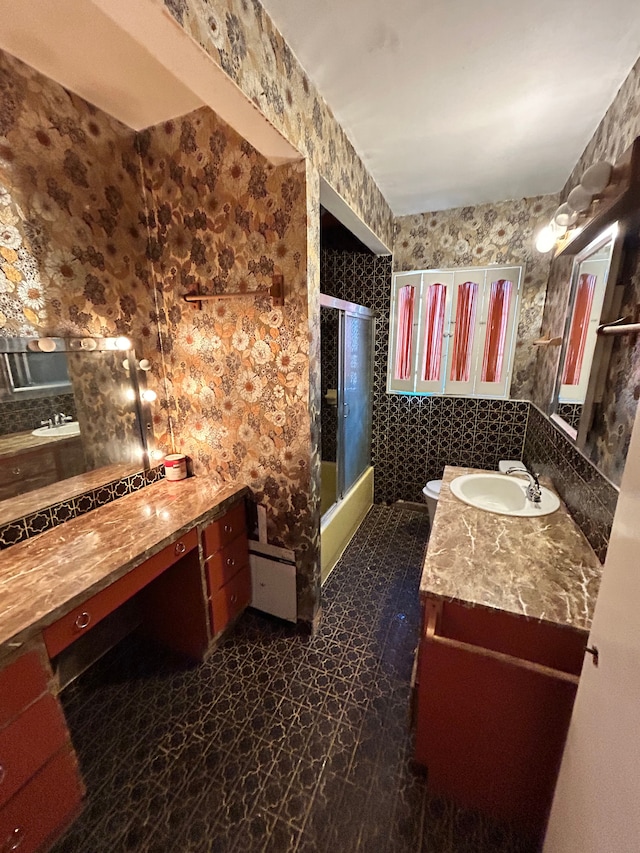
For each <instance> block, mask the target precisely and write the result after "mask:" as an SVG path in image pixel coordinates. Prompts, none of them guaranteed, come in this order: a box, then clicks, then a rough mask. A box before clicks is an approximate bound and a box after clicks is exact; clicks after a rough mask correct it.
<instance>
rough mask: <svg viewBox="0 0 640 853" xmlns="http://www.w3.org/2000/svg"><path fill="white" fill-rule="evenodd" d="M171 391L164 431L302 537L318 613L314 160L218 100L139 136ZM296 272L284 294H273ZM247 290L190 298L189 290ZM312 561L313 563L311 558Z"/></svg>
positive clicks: (302, 595)
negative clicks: (258, 133)
mask: <svg viewBox="0 0 640 853" xmlns="http://www.w3.org/2000/svg"><path fill="white" fill-rule="evenodd" d="M137 146H138V151H139V153H140V156H141V160H142V167H143V175H144V186H145V196H146V205H147V214H146V217H147V224H148V226H149V241H148V248H147V254H148V258H149V261H150V263H151V267H152V270H153V278H154V282H155V287H156V294H157V296H158V307H157V311H158V318H159V321H160V325H161V341H162V354H163V361H164V367H165V375H166V386H167V399H166V400H165V402H164V415H165V418H164V419H163V421H162V423H159V424H157V434H156V439H157V440H158V441H159V442H160V444H161V445H164V446H173V447H174V448H175V449H176V450H179V451H182V452H185V453H187V454H188V455H189V456H191V457H192V459H193V463H194V472H195V473H196V474H204V473H208V474H213V475H214V476H216V477H218V478H219V479H220V481H221V482H225V481H226V482H228V481H230V480H240V481H243V482H246V483H247V484H248V485H250V486H251V487H252V489H253V491H254V493H255V496H256V499H257V500H258V501H260V502H261V503H264V504H265V505H266V507H267V511H268V532H269V538H270V541H272V542H274V543H277V544H281V545H284V546H286V547H290V548H293V549H295V550H296V551H297V552H298V553H299V555H300V560H301V563H300V565H299V567H298V599H299V602H298V603H299V613H298V615H299V618H301V619H303V620H307V621H310V620H311V619H312V618H313V615H314V612H315V607H316V603H317V601H316V591H315V589H314V573H315V567H314V566H315V561H316V559H317V554H318V549H317V542H316V541H315V538H314V530H313V500H312V492H313V490H312V486H311V478H312V471H311V467H310V452H311V451H310V448H311V436H312V423H311V416H310V408H309V403H310V374H309V370H310V367H309V365H310V326H309V320H310V318H309V305H308V294H307V287H308V285H307V209H306V192H305V167H304V164H302V163H300V164H296V165H290V166H281V167H277V168H275V167H273V166H271V165H269V164H268V163H267V161H266V160H265V159H264V158H263V157H262V156H261V155H260V154H258V152H257V151H255V150H254V149H253V148H252V147H251V146H250V145H249V144H248V143H246V142H245V141H244V140H242V138H241V137H239V136H238V135H237V134H236V133H235V131H233V130H232V129H231V128H230V127H229V126H228V125H226V124H224V123H223V122H222V121H221V120H219V119H218V118H217V117H216V116H215V115H214V113H213V112H212V111H211V110H209V109H208V108H202V109H199V110H197V111H195V112H193V113H190V114H189V115H188V116H184V117H183V118H181V119H178V120H176V121H170V122H166V123H165V124H163V125H159V126H157V127H154V128H151V129H150V130H148V131H145V132H143V133H141V134H140V135H139V137H138V140H137ZM278 273H279V274H282V275H283V276H284V286H285V305H284V306H283V307H276V306H274V305H273V303H272V301H271V299H270V298H269V296H268V288H269V287H270V285H271V281H272V276H273V275H274V274H278ZM195 292H199V293H224V292H229V293H233V292H241V293H242V292H244V293H246V294H247V296H246V297H238V298H234V299H224V300H220V301H214V302H207V303H203V307H202V310H198V309H197V308H196V307H194V306H191V305H188V304H187V303H185V302H184V300H183V298H182V297H183V296H184V295H185V294H187V293H195ZM303 563H304V564H303Z"/></svg>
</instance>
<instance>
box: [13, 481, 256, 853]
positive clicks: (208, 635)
mask: <svg viewBox="0 0 640 853" xmlns="http://www.w3.org/2000/svg"><path fill="white" fill-rule="evenodd" d="M246 494H248V489H247V488H246V487H244V486H242V487H235V486H229V487H224V488H220V487H219V486H216V485H214V484H213V483H212V482H210V481H209V480H208V479H207V478H192V479H188V480H185V481H182V482H177V483H170V482H167V481H161V482H158V483H155V484H154V485H151V486H148V487H147V488H145V489H142V490H140V491H138V492H135V493H134V494H131V495H128V496H126V497H123V498H120V499H119V500H116V501H113V502H112V503H109V504H107V505H106V506H103V507H101V508H99V509H96V510H94V511H93V512H90V513H87V514H86V515H83V516H81V517H79V518H75V519H73V520H71V521H68V522H66V523H65V524H62V525H60V526H58V527H56V528H54V529H53V530H50V531H48V532H46V533H43V534H41V535H40V536H37V537H35V538H33V539H30V540H28V541H26V542H23V543H21V544H18V545H14V546H12V547H11V548H7V549H6V550H5V551H3V552H1V553H0V600H1V601H2V613H1V615H0V849H1V850H3V851H4V850H7V851H8V850H14V849H15V850H18V849H19V850H20V851H21V853H23V851H26V853H35V851H38V850H42V849H46V847H47V846H48V845H49V844H50V843H51V842H52V841H53V840H55V838H56V837H57V836H59V835H60V834H61V833H62V832H63V831H64V830H65V829H66V827H67V826H68V825H69V823H70V822H71V821H72V820H73V818H74V817H75V815H76V814H77V813H78V811H79V810H80V807H81V800H82V796H83V793H84V787H83V783H82V779H81V776H80V773H79V770H78V766H77V761H76V757H75V753H74V749H73V745H72V743H71V740H70V737H69V733H68V730H67V727H66V723H65V720H64V714H63V711H62V707H61V705H60V702H59V699H58V694H59V693H60V690H61V689H62V687H63V686H64V681H65V677H64V673H65V671H66V668H67V669H68V666H69V663H68V662H69V660H71V661H72V663H73V666H75V668H76V669H77V670H81V669H82V666H83V663H84V664H87V662H89V663H90V662H91V654H92V650H93V649H95V647H96V643H95V638H96V637H97V638H99V637H100V634H101V633H102V635H103V637H105V636H106V635H107V634H110V635H111V636H112V637H113V636H117V632H118V631H120V632H122V630H123V626H125V630H126V629H127V628H129V629H130V627H131V626H132V625H133V626H139V627H140V629H141V630H142V631H144V633H145V634H146V635H147V636H149V637H150V638H152V639H154V640H157V641H158V642H160V643H161V644H162V645H164V646H166V647H168V648H170V649H172V650H173V651H175V652H178V653H180V654H182V655H184V656H187V657H188V658H191V659H196V660H202V659H203V658H205V657H206V656H207V655H208V654H209V652H210V651H211V650H212V649H213V647H214V646H215V644H216V641H217V640H218V638H219V637H220V636H221V635H222V634H223V633H224V631H225V629H226V628H227V627H228V626H229V625H230V624H231V623H232V622H233V621H234V620H235V619H236V618H237V616H239V614H240V613H241V612H242V611H243V609H244V608H245V607H246V606H247V605H248V604H249V602H250V599H251V575H250V570H249V553H248V542H247V533H246V522H245V506H244V497H245V495H246ZM99 645H100V644H99V643H98V646H99Z"/></svg>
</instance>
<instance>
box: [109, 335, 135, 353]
mask: <svg viewBox="0 0 640 853" xmlns="http://www.w3.org/2000/svg"><path fill="white" fill-rule="evenodd" d="M113 344H114V346H115V348H116V349H117V350H121V351H124V350H128V349H131V341H130V340H129V338H125V337H124V336H123V337H121V338H116V339H115V341H114V342H113Z"/></svg>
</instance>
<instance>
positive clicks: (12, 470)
mask: <svg viewBox="0 0 640 853" xmlns="http://www.w3.org/2000/svg"><path fill="white" fill-rule="evenodd" d="M11 473H12V474H16V475H17V474H19V473H20V468H12V469H11Z"/></svg>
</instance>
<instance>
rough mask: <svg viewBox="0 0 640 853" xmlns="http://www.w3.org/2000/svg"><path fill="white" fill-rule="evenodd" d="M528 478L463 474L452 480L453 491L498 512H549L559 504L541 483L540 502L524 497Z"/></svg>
mask: <svg viewBox="0 0 640 853" xmlns="http://www.w3.org/2000/svg"><path fill="white" fill-rule="evenodd" d="M527 486H528V482H525V480H523V479H520V478H519V477H518V478H515V477H511V476H508V475H506V474H496V473H493V472H489V471H488V472H487V473H486V474H463V475H462V476H461V477H456V479H455V480H452V481H451V491H452V493H453V494H454V495H455V496H456V497H457V498H459V499H460V500H461V501H463V502H464V503H466V504H469V505H470V506H475V507H476V508H477V509H483V510H485V511H486V512H495V513H497V514H498V515H516V516H525V517H526V516H538V515H549V513H551V512H555V511H556V510H557V509H558V507H559V506H560V500H559V498H558V496H557V495H555V494H554V493H553V492H552V491H550V490H549V489H546V488H545V487H544V486H541V487H540V490H541V492H542V499H541V501H540V503H534V502H533V501H530V500H527V496H526V491H527Z"/></svg>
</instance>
